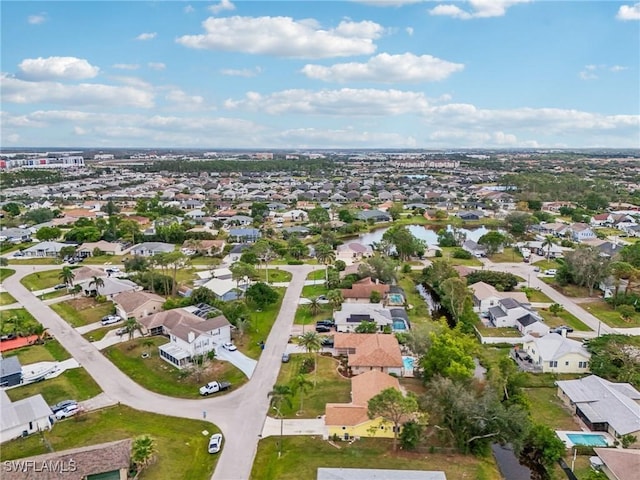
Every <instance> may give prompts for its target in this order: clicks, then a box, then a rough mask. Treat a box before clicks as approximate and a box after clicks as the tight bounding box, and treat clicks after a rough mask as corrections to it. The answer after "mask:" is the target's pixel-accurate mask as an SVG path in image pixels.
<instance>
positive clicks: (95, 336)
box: [82, 323, 129, 342]
mask: <svg viewBox="0 0 640 480" xmlns="http://www.w3.org/2000/svg"><path fill="white" fill-rule="evenodd" d="M117 328H122V323H119V324H116V325H109V326H107V327H101V328H96V329H95V330H91V331H90V332H87V333H85V334H84V335H82V336H83V337H84V338H85V339H86V340H88V341H89V342H97V341H99V340H102V339H103V338H104V336H105V335H106V334H107V333H109V332H110V331H111V330H115V329H117ZM128 336H129V334H127V337H128Z"/></svg>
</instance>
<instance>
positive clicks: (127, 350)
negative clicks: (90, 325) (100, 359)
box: [103, 337, 247, 398]
mask: <svg viewBox="0 0 640 480" xmlns="http://www.w3.org/2000/svg"><path fill="white" fill-rule="evenodd" d="M147 341H148V342H149V343H150V344H149V345H148V346H147V345H145V343H146V342H147ZM168 341H169V339H167V338H165V337H146V338H144V339H140V338H138V339H135V340H131V341H128V342H123V343H118V344H116V345H112V346H111V347H108V348H106V349H105V350H104V351H103V353H104V355H105V356H106V357H107V358H108V359H109V360H111V361H112V362H113V363H114V365H115V366H117V367H118V368H119V369H120V370H122V371H123V372H124V373H125V374H126V375H128V376H129V377H130V378H131V379H132V380H133V381H135V382H137V383H139V384H140V385H141V386H143V387H144V388H146V389H147V390H151V391H152V392H157V393H160V394H162V395H168V396H170V397H178V398H201V397H200V394H199V392H198V389H199V388H200V387H201V386H202V385H204V384H205V383H207V382H211V381H213V380H218V381H226V382H231V383H232V384H233V386H234V387H238V386H240V385H242V384H243V383H246V381H247V377H245V376H244V374H243V373H242V372H241V371H240V370H238V369H237V368H236V367H234V366H233V365H231V364H230V363H228V362H222V361H219V360H213V361H212V362H211V363H210V365H209V367H208V368H207V369H205V370H204V371H202V372H201V374H200V376H199V377H198V375H196V374H190V372H189V370H188V369H183V370H178V369H177V368H175V367H172V366H171V365H169V364H168V363H167V362H165V361H164V360H162V359H161V358H160V357H159V355H158V348H157V347H158V345H162V344H165V343H167V342H168ZM143 353H148V354H149V357H148V358H142V354H143ZM218 395H220V394H218Z"/></svg>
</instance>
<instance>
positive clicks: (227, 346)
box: [222, 342, 238, 352]
mask: <svg viewBox="0 0 640 480" xmlns="http://www.w3.org/2000/svg"><path fill="white" fill-rule="evenodd" d="M222 348H224V349H225V350H229V351H230V352H235V351H236V350H237V349H238V347H236V346H235V345H234V344H233V343H231V342H227V343H223V344H222Z"/></svg>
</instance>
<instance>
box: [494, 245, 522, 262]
mask: <svg viewBox="0 0 640 480" xmlns="http://www.w3.org/2000/svg"><path fill="white" fill-rule="evenodd" d="M489 260H491V261H492V262H493V263H515V262H522V255H521V254H520V251H519V250H518V249H517V248H512V247H507V248H505V249H504V251H503V252H500V253H494V254H493V255H491V256H490V257H489Z"/></svg>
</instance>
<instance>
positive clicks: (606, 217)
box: [589, 213, 613, 227]
mask: <svg viewBox="0 0 640 480" xmlns="http://www.w3.org/2000/svg"><path fill="white" fill-rule="evenodd" d="M589 223H590V224H591V225H592V226H594V227H602V226H606V225H612V224H613V216H612V215H611V214H610V213H599V214H597V215H594V216H593V217H591V221H590V222H589Z"/></svg>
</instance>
